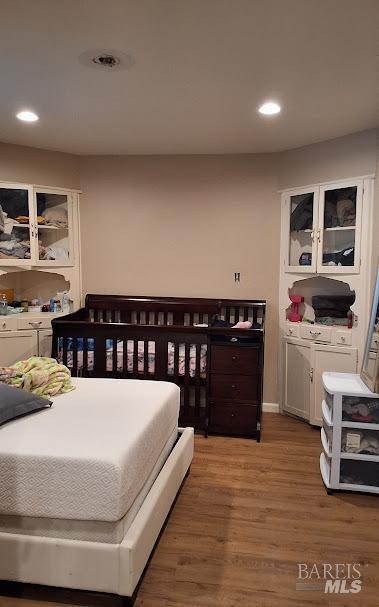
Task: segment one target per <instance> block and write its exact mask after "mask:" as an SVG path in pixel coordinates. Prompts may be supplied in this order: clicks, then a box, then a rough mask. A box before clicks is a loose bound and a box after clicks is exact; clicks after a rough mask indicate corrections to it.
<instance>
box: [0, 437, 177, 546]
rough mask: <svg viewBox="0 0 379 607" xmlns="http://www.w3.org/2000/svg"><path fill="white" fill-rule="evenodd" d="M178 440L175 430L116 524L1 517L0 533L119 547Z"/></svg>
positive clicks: (114, 522)
mask: <svg viewBox="0 0 379 607" xmlns="http://www.w3.org/2000/svg"><path fill="white" fill-rule="evenodd" d="M177 438H178V430H177V429H175V430H174V431H173V433H172V434H171V436H170V438H169V439H168V441H167V443H166V444H165V446H164V447H163V449H162V451H161V454H160V455H159V457H158V460H157V462H156V464H155V466H154V468H153V470H152V471H151V473H150V475H149V477H148V479H147V481H146V482H145V484H144V486H143V487H142V489H141V491H140V492H139V494H138V495H137V497H136V499H135V500H134V502H133V504H132V505H131V507H130V508H129V510H128V511H127V513H126V514H124V516H123V517H122V518H121V519H120V520H119V521H81V520H79V521H77V520H74V519H64V518H42V517H31V516H12V515H10V516H9V515H8V514H0V532H1V533H17V534H21V535H33V536H38V537H53V538H60V539H65V540H80V541H82V542H101V543H106V544H120V543H121V541H122V540H123V538H124V536H125V534H126V532H127V530H128V529H129V527H130V525H131V524H132V523H133V521H134V518H135V516H136V515H137V513H138V510H139V509H140V507H141V506H142V504H143V502H144V500H145V498H146V496H147V494H148V493H149V491H150V489H151V487H152V486H153V484H154V481H155V480H156V478H157V476H158V474H159V473H160V471H161V469H162V468H163V466H164V464H165V461H166V460H167V458H168V456H169V455H170V452H171V450H172V448H173V446H174V444H175V442H176V440H177Z"/></svg>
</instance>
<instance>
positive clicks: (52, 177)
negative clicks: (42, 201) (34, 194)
mask: <svg viewBox="0 0 379 607" xmlns="http://www.w3.org/2000/svg"><path fill="white" fill-rule="evenodd" d="M79 165H80V163H79V158H78V156H73V155H71V154H62V153H60V152H48V151H46V150H38V149H36V148H28V147H22V146H20V145H9V144H7V143H0V181H16V182H21V183H33V184H37V185H49V186H55V187H62V188H73V189H78V188H79V187H80V175H79V168H80V166H79Z"/></svg>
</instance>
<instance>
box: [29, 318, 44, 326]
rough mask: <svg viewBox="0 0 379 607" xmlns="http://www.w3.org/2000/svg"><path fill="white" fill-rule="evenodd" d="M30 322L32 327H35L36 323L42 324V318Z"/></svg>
mask: <svg viewBox="0 0 379 607" xmlns="http://www.w3.org/2000/svg"><path fill="white" fill-rule="evenodd" d="M29 324H30V326H31V327H35V326H36V325H37V326H39V325H42V320H38V321H37V320H35V321H32V322H30V323H29Z"/></svg>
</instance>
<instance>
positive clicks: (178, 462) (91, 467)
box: [0, 378, 193, 596]
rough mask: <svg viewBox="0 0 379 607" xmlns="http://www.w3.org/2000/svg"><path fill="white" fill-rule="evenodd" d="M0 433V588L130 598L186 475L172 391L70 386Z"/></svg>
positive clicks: (161, 386)
mask: <svg viewBox="0 0 379 607" xmlns="http://www.w3.org/2000/svg"><path fill="white" fill-rule="evenodd" d="M74 382H75V384H76V390H74V391H73V392H70V393H68V394H65V395H60V396H58V397H56V398H55V399H54V404H53V407H52V408H51V409H47V410H44V411H41V412H39V413H36V414H33V415H31V416H27V417H25V418H20V419H17V420H14V421H13V422H11V423H8V424H6V425H4V426H2V427H1V428H0V439H1V440H0V579H3V580H12V581H21V582H29V583H34V584H43V585H50V586H62V587H68V588H77V589H84V590H95V591H101V592H111V593H116V594H120V595H123V596H132V594H133V591H134V590H135V588H136V585H137V583H138V580H139V578H140V576H141V574H142V572H143V569H144V567H145V564H146V562H147V560H148V557H149V554H150V552H151V550H152V548H153V546H154V543H155V541H156V539H157V537H158V535H159V531H160V529H161V527H162V525H163V523H164V520H165V518H166V516H167V514H168V512H169V510H170V507H171V505H172V503H173V500H174V498H175V495H176V493H177V491H178V489H179V487H180V485H181V483H182V481H183V478H184V476H185V474H186V472H187V470H188V468H189V466H190V463H191V460H192V455H193V430H192V429H190V428H186V429H184V430H183V429H181V430H179V440H178V441H177V442H176V444H175V446H174V443H175V441H176V440H177V437H178V427H177V420H178V413H179V398H180V394H179V388H178V387H177V386H176V385H174V384H170V383H166V382H153V381H141V380H115V379H84V378H75V379H74Z"/></svg>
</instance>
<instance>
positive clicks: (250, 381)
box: [210, 373, 260, 403]
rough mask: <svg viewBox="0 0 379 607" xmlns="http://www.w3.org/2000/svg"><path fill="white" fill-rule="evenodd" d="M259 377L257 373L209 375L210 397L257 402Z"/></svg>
mask: <svg viewBox="0 0 379 607" xmlns="http://www.w3.org/2000/svg"><path fill="white" fill-rule="evenodd" d="M259 385H260V382H259V377H258V376H257V375H218V374H217V373H213V374H212V375H211V385H210V389H211V398H216V399H225V400H239V401H240V400H247V401H249V402H251V403H258V402H259V401H258V390H259Z"/></svg>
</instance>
